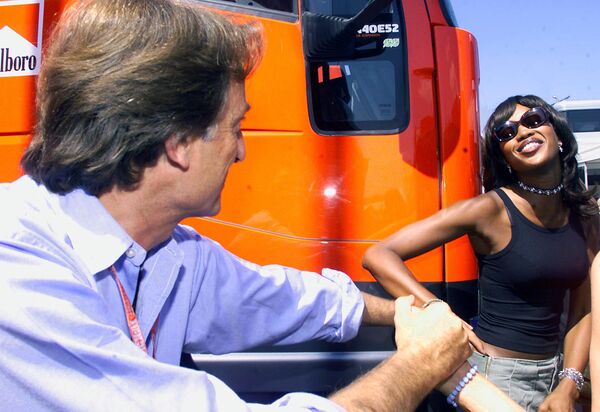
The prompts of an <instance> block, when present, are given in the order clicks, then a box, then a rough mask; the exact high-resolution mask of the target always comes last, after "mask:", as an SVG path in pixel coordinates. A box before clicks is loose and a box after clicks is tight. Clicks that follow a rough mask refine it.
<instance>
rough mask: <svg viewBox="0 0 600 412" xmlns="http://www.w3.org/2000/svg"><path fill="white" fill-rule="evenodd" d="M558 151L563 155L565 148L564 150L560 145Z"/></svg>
mask: <svg viewBox="0 0 600 412" xmlns="http://www.w3.org/2000/svg"><path fill="white" fill-rule="evenodd" d="M558 151H559V152H561V153H562V152H563V148H562V145H561V144H559V145H558Z"/></svg>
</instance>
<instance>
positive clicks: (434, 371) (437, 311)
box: [394, 296, 471, 384]
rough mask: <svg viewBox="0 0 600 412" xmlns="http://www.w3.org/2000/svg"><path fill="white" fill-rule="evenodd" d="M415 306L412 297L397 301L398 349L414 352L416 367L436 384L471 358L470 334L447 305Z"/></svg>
mask: <svg viewBox="0 0 600 412" xmlns="http://www.w3.org/2000/svg"><path fill="white" fill-rule="evenodd" d="M413 303H414V297H413V296H406V297H401V298H398V299H397V300H396V315H395V317H394V323H395V325H396V336H395V339H396V346H397V348H398V351H399V352H403V351H410V352H412V353H413V356H414V358H415V361H416V362H415V365H418V367H419V368H423V369H426V370H428V371H429V373H430V374H431V375H430V376H435V377H437V378H438V381H437V382H435V383H436V384H437V383H439V382H441V381H442V380H444V379H445V378H447V377H448V376H450V375H451V374H452V373H453V372H454V371H455V370H456V369H457V368H458V367H459V366H460V365H461V364H462V363H463V362H464V361H465V360H466V359H467V358H468V357H469V355H470V354H471V348H470V346H469V338H468V333H467V331H466V330H465V328H463V322H462V321H461V319H460V318H458V317H457V316H456V315H454V314H453V313H452V311H451V310H450V308H449V306H448V305H447V304H446V303H443V302H436V303H435V304H433V305H430V306H428V307H427V308H426V309H420V308H417V307H415V306H412V305H413Z"/></svg>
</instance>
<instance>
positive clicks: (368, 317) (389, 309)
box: [361, 292, 395, 326]
mask: <svg viewBox="0 0 600 412" xmlns="http://www.w3.org/2000/svg"><path fill="white" fill-rule="evenodd" d="M361 294H362V297H363V300H364V302H365V308H364V310H363V317H362V323H363V324H365V325H389V326H392V325H393V324H394V313H395V303H394V301H393V300H392V299H385V298H380V297H379V296H375V295H371V294H369V293H366V292H361Z"/></svg>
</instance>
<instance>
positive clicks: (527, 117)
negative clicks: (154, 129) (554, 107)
mask: <svg viewBox="0 0 600 412" xmlns="http://www.w3.org/2000/svg"><path fill="white" fill-rule="evenodd" d="M547 119H548V117H547V116H546V112H545V111H544V110H543V109H541V108H539V107H535V108H533V109H531V110H529V111H528V112H527V113H525V114H524V115H523V117H521V124H522V125H523V126H525V127H527V128H528V129H535V128H536V127H540V126H541V125H543V124H544V123H546V120H547Z"/></svg>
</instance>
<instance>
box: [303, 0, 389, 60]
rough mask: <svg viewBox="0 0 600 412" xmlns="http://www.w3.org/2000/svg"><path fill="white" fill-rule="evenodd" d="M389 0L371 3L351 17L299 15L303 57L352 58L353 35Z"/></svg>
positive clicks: (314, 58)
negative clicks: (300, 16)
mask: <svg viewBox="0 0 600 412" xmlns="http://www.w3.org/2000/svg"><path fill="white" fill-rule="evenodd" d="M391 2H392V0H371V1H369V3H367V5H366V6H365V7H364V8H363V9H362V10H361V11H359V12H358V13H357V14H356V15H355V16H354V17H352V18H349V19H346V18H343V17H336V16H327V15H323V14H317V13H312V12H309V11H306V12H304V13H302V27H303V29H302V36H303V41H304V53H305V55H306V58H307V59H309V60H332V59H344V58H350V57H352V56H354V54H355V49H356V46H357V44H356V32H357V31H358V30H359V29H360V28H361V27H362V26H364V25H365V24H367V23H369V22H371V21H372V20H373V19H374V18H375V17H377V15H378V14H379V13H380V12H381V10H382V9H383V8H384V7H386V6H388V5H389V4H390V3H391Z"/></svg>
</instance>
